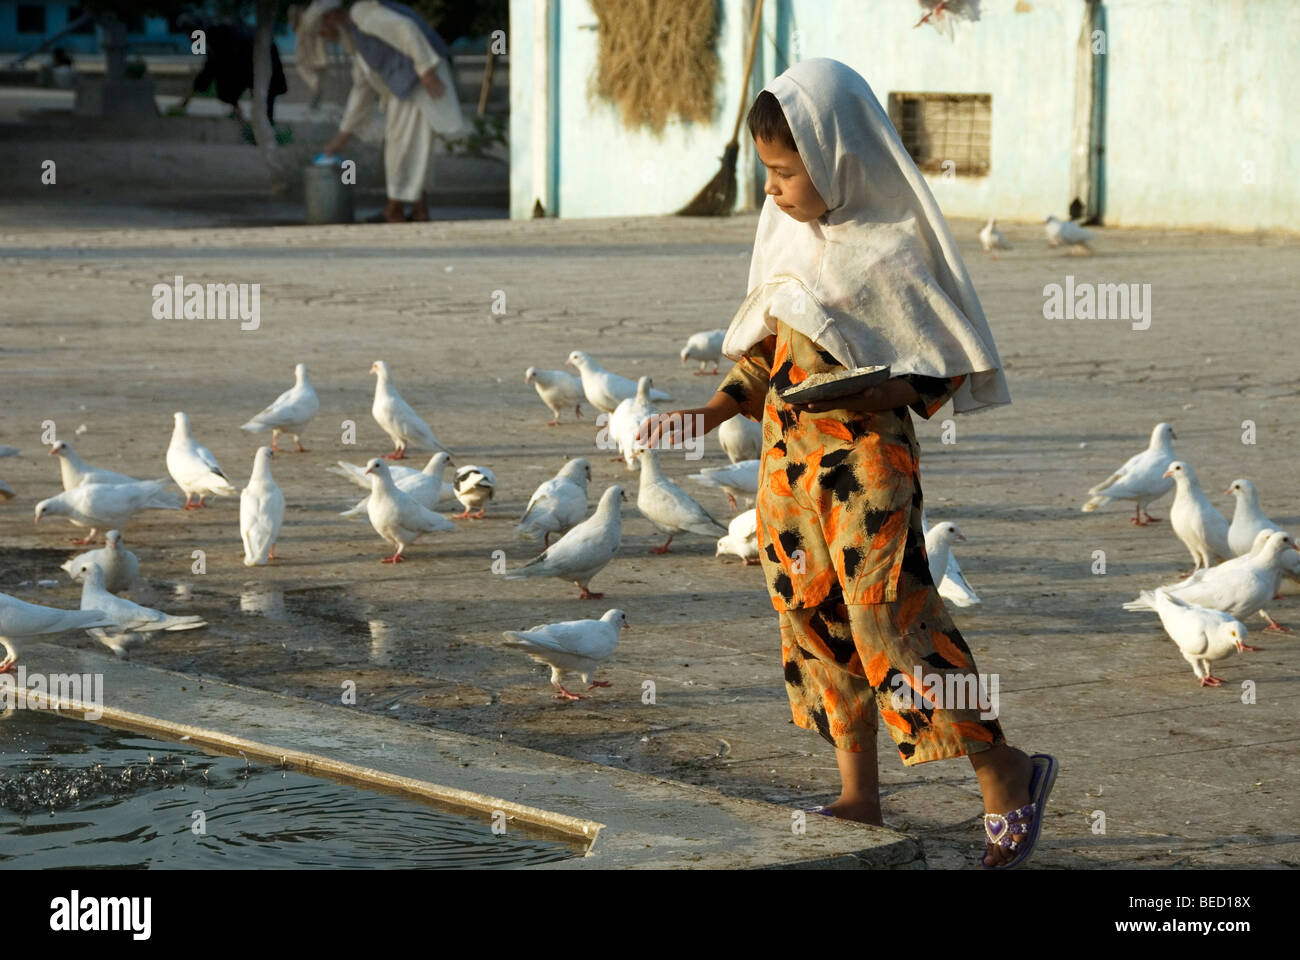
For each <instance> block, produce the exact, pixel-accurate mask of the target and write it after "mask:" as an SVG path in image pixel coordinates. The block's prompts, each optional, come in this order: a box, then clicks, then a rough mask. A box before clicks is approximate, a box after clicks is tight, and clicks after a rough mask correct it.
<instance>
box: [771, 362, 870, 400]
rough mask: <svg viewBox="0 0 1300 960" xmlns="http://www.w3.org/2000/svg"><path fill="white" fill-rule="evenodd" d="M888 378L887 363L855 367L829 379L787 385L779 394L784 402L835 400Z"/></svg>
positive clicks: (859, 391)
mask: <svg viewBox="0 0 1300 960" xmlns="http://www.w3.org/2000/svg"><path fill="white" fill-rule="evenodd" d="M888 379H889V365H888V364H885V365H883V366H878V367H855V368H854V369H852V370H845V371H844V372H843V373H840V374H837V375H836V376H834V377H832V378H831V379H830V380H823V381H821V382H820V383H817V384H812V385H809V386H805V385H804V384H803V383H797V384H795V385H794V386H793V387H788V388H787V389H786V390H785V391H784V392H783V393H782V394H780V396H781V399H782V400H784V401H785V402H786V403H814V402H816V401H818V400H836V399H838V398H840V397H847V396H851V395H853V394H857V393H861V392H862V391H863V390H865V389H867V387H874V386H875V385H876V384H878V383H884V382H885V381H886V380H888Z"/></svg>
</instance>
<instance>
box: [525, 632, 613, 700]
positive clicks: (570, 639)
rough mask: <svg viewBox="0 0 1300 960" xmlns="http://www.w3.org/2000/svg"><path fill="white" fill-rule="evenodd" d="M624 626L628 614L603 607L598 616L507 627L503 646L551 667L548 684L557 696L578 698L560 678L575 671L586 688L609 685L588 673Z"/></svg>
mask: <svg viewBox="0 0 1300 960" xmlns="http://www.w3.org/2000/svg"><path fill="white" fill-rule="evenodd" d="M626 627H627V615H626V614H624V613H623V611H622V610H606V611H605V615H604V616H602V617H601V618H600V619H599V620H565V621H563V622H562V623H543V624H538V625H537V626H535V627H530V628H529V629H527V630H506V631H504V632H503V634H502V635H503V636H504V637H505V638H506V646H508V647H515V648H517V649H520V650H523V651H524V652H525V653H527V654H528V655H529V656H530V657H532V658H533V659H534V660H536V661H537V662H538V663H544V664H546V665H547V666H549V667H550V668H551V686H553V687H555V689H556V690H558V691H559V693H557V694H556V695H555V699H556V700H581V699H582V697H581V696H579V695H578V694H576V693H570V692H569V691H568V690H565V689H564V686H563V685H562V684H561V682H560V681H561V680H562V679H563V678H564V675H565V674H566V673H576V674H578V676H580V677H581V678H582V682H583V683H586V684H589V686H588V687H587V689H588V690H591V689H594V688H595V687H608V686H609V683H608V682H606V681H603V680H593V679H591V677H592V674H594V673H595V672H596V667H598V666H599V665H600V663H601V661H603V660H607V659H608V658H609V656H610V654H612V653H613V652H614V650H615V648H616V647H617V646H618V634H619V631H620V630H622V629H624V628H626Z"/></svg>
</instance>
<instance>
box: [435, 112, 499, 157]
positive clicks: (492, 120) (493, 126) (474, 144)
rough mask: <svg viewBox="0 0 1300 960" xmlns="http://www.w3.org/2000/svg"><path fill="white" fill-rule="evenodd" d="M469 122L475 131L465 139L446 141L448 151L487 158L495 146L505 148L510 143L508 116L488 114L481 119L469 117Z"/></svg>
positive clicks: (464, 137)
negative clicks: (507, 132) (508, 137)
mask: <svg viewBox="0 0 1300 960" xmlns="http://www.w3.org/2000/svg"><path fill="white" fill-rule="evenodd" d="M469 121H470V123H471V124H473V127H474V129H473V130H471V131H470V132H469V133H467V134H465V136H463V137H457V138H455V139H454V140H453V139H449V140H447V141H446V143H447V149H448V150H449V151H451V152H452V153H463V154H468V155H469V156H472V157H483V156H487V155H488V151H489V150H491V149H492V148H493V147H494V146H502V147H504V146H506V145H507V143H508V142H509V141H508V140H507V137H506V131H507V129H508V127H509V123H510V118H509V116H508V115H507V114H504V113H488V114H485V115H484V116H481V117H480V116H478V115H477V114H473V115H471V116H470V117H469Z"/></svg>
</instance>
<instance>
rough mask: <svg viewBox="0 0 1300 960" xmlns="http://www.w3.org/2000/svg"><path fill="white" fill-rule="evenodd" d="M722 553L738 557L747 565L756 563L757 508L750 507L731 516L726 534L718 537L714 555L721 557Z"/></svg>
mask: <svg viewBox="0 0 1300 960" xmlns="http://www.w3.org/2000/svg"><path fill="white" fill-rule="evenodd" d="M724 554H729V555H731V556H733V557H740V558H741V559H742V560H744V561H745V566H747V567H750V566H753V565H754V564H756V563H758V511H757V510H754V509H752V508H751V509H749V510H745V511H743V512H741V513H738V514H736V515H735V516H734V517H732V518H731V522H730V523H729V524H727V534H726V536H723V537H719V538H718V549H717V550H716V551H715V552H714V556H715V557H721V556H723V555H724Z"/></svg>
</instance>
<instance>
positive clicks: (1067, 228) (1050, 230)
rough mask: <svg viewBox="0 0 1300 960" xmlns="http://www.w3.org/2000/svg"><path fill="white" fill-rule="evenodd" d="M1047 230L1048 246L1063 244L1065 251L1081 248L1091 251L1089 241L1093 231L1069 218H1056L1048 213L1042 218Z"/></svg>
mask: <svg viewBox="0 0 1300 960" xmlns="http://www.w3.org/2000/svg"><path fill="white" fill-rule="evenodd" d="M1043 223H1044V225H1045V229H1046V231H1047V245H1048V246H1049V247H1059V246H1061V245H1062V244H1064V245H1065V248H1066V250H1067V251H1072V250H1075V249H1077V248H1082V249H1084V250H1087V251H1088V252H1089V253H1092V252H1093V250H1092V247H1090V246H1089V243H1090V242H1091V241H1092V239H1093V232H1092V231H1091V230H1085V229H1083V227H1081V226H1079V225H1078V224H1077V223H1074V222H1073V221H1071V220H1058V219H1056V217H1054V216H1052V215H1050V214H1049V215H1048V216H1047V218H1046V219H1044V220H1043Z"/></svg>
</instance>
